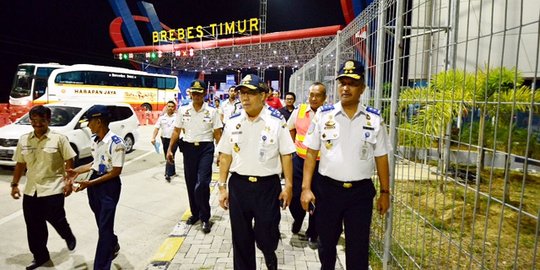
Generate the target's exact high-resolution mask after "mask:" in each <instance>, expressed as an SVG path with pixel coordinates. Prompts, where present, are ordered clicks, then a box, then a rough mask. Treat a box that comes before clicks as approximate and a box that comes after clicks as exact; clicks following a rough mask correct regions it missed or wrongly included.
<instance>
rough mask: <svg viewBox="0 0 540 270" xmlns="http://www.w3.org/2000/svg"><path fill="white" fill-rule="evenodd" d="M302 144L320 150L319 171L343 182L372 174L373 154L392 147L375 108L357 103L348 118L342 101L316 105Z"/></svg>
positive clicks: (386, 152)
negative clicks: (352, 115) (320, 105)
mask: <svg viewBox="0 0 540 270" xmlns="http://www.w3.org/2000/svg"><path fill="white" fill-rule="evenodd" d="M304 144H305V145H306V146H307V147H309V148H311V149H314V150H320V151H321V161H320V164H319V173H320V174H322V175H324V176H328V177H330V178H332V179H335V180H338V181H344V182H345V181H355V180H361V179H366V178H371V176H372V175H373V172H374V168H375V160H374V157H379V156H384V155H386V154H388V153H390V152H391V151H392V146H391V145H390V143H389V141H388V135H387V132H386V127H385V125H384V123H383V122H382V118H381V117H380V116H379V115H378V111H377V110H376V109H372V108H370V109H369V110H368V109H366V107H364V106H362V105H361V104H358V110H357V112H356V114H355V115H354V117H353V118H352V119H349V117H348V116H347V115H346V114H345V112H344V111H343V108H342V107H341V102H338V103H336V104H335V105H334V106H331V105H330V106H329V105H327V106H323V107H321V108H319V110H318V111H317V114H316V115H315V118H314V119H313V122H312V124H311V126H310V127H309V130H308V133H307V134H306V140H305V141H304Z"/></svg>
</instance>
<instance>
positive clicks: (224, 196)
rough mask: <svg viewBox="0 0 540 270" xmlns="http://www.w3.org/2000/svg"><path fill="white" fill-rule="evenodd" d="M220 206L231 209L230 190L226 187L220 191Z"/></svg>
mask: <svg viewBox="0 0 540 270" xmlns="http://www.w3.org/2000/svg"><path fill="white" fill-rule="evenodd" d="M219 206H221V208H223V209H225V210H227V209H229V192H228V191H227V190H226V189H223V190H220V191H219Z"/></svg>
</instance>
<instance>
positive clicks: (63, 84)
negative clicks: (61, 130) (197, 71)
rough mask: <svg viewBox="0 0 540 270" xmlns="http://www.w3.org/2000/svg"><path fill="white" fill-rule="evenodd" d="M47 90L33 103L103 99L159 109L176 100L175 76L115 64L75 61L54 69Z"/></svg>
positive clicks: (135, 106) (147, 108)
mask: <svg viewBox="0 0 540 270" xmlns="http://www.w3.org/2000/svg"><path fill="white" fill-rule="evenodd" d="M47 87H48V88H47V91H46V93H45V94H44V95H42V96H40V97H39V98H37V99H35V100H34V103H50V102H58V101H78V100H87V101H88V100H91V101H106V102H123V103H129V104H131V106H133V107H134V108H138V107H144V108H146V110H149V111H150V110H161V109H163V107H165V106H166V104H167V102H168V101H170V100H173V101H176V97H177V95H178V91H179V88H178V78H177V77H176V76H171V75H164V74H152V73H147V72H143V71H136V70H130V69H126V68H118V67H106V66H96V65H84V64H78V65H73V66H69V67H66V68H62V69H57V70H54V71H53V72H52V73H51V75H50V76H49V80H48V83H47Z"/></svg>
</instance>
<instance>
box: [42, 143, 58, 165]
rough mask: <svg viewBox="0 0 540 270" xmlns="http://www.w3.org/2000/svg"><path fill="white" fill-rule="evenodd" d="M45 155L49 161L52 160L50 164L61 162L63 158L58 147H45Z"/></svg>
mask: <svg viewBox="0 0 540 270" xmlns="http://www.w3.org/2000/svg"><path fill="white" fill-rule="evenodd" d="M43 156H44V158H45V160H46V161H47V162H50V164H56V162H60V161H61V160H62V159H61V155H60V150H59V149H58V147H51V146H45V147H43Z"/></svg>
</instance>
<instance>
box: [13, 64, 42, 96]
mask: <svg viewBox="0 0 540 270" xmlns="http://www.w3.org/2000/svg"><path fill="white" fill-rule="evenodd" d="M35 68H36V67H35V66H19V67H18V69H17V73H16V74H15V78H13V86H12V87H11V94H10V96H11V97H13V98H21V97H27V96H30V94H31V92H32V75H33V74H34V70H35Z"/></svg>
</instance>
